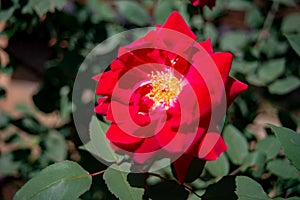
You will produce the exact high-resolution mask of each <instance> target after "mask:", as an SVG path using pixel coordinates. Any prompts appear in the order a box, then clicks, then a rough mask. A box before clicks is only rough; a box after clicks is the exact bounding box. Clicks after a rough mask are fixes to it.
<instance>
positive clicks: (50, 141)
mask: <svg viewBox="0 0 300 200" xmlns="http://www.w3.org/2000/svg"><path fill="white" fill-rule="evenodd" d="M45 147H46V150H45V153H44V156H45V157H47V158H48V159H50V160H51V161H54V162H59V161H63V160H65V159H66V157H67V153H68V150H67V145H66V140H65V138H64V136H63V135H62V134H61V133H60V132H58V131H55V130H51V131H50V132H49V133H48V135H47V136H46V138H45Z"/></svg>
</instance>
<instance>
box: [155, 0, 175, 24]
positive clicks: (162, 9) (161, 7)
mask: <svg viewBox="0 0 300 200" xmlns="http://www.w3.org/2000/svg"><path fill="white" fill-rule="evenodd" d="M172 11H173V2H172V1H165V0H159V1H158V3H157V4H156V7H155V10H154V18H155V22H156V23H158V24H163V23H164V22H165V20H166V19H167V17H168V16H169V15H170V14H171V12H172Z"/></svg>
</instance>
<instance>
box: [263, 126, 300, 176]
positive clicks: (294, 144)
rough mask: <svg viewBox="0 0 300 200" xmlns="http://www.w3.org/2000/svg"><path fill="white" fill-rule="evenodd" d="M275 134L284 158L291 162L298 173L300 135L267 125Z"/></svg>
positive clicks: (299, 164) (299, 167)
mask: <svg viewBox="0 0 300 200" xmlns="http://www.w3.org/2000/svg"><path fill="white" fill-rule="evenodd" d="M269 126H270V127H271V128H272V129H273V131H274V132H275V135H276V137H277V138H278V140H279V142H280V143H281V146H282V148H283V150H284V152H285V154H286V156H287V157H288V158H289V159H290V160H291V161H292V163H293V164H294V165H295V166H296V168H297V169H298V170H299V171H300V157H299V152H300V145H299V144H300V135H299V134H298V133H296V132H295V131H292V130H290V129H287V128H284V127H277V126H274V125H271V124H269Z"/></svg>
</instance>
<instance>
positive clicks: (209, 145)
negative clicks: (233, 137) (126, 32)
mask: <svg viewBox="0 0 300 200" xmlns="http://www.w3.org/2000/svg"><path fill="white" fill-rule="evenodd" d="M196 39H197V36H196V35H195V34H194V33H193V32H192V31H191V29H190V28H189V27H188V25H187V24H186V23H185V21H184V19H183V18H182V16H181V15H180V14H179V13H178V12H173V13H172V14H171V15H170V16H169V17H168V19H167V20H166V22H165V23H164V24H163V25H162V26H157V27H156V29H155V30H152V31H150V32H149V33H148V34H146V35H145V36H144V37H142V38H140V39H138V40H137V41H135V42H133V43H132V44H130V45H128V46H125V47H121V48H120V49H119V53H118V58H117V59H115V60H114V61H113V62H112V63H111V65H110V70H109V71H106V72H104V73H101V74H99V75H97V76H95V77H94V79H95V80H96V81H98V86H97V88H96V95H99V96H101V97H100V98H99V99H98V105H97V106H96V107H95V112H96V113H97V114H100V115H105V116H106V119H107V120H109V121H111V122H112V123H111V125H110V128H109V129H108V131H107V133H106V137H107V139H108V140H109V141H110V142H111V145H112V147H113V148H114V149H115V150H116V151H118V152H122V153H126V154H128V155H130V156H131V158H132V159H133V160H134V161H135V162H136V163H139V164H144V163H150V164H151V163H152V162H153V161H155V160H157V159H159V158H162V157H167V158H170V159H171V161H174V162H173V167H174V169H175V172H176V175H177V178H178V181H179V182H181V183H182V182H184V180H185V177H186V173H187V171H188V167H189V165H190V163H191V162H192V160H193V159H194V158H198V159H202V160H215V159H216V158H218V157H219V155H220V154H221V153H222V152H224V151H225V150H226V149H227V147H226V145H225V143H224V141H223V139H222V137H221V136H220V134H219V132H220V130H219V129H218V127H217V126H218V123H219V122H220V120H221V119H222V117H223V116H224V114H225V112H226V109H227V107H228V106H229V105H230V104H231V102H232V101H233V100H234V98H235V97H236V96H237V95H239V94H240V93H241V92H242V91H244V90H245V89H246V88H247V85H246V84H244V83H242V82H240V81H238V80H235V79H233V78H232V77H230V76H229V71H230V68H231V62H232V54H231V53H229V52H219V53H218V52H217V53H215V52H214V51H213V48H212V45H211V42H210V40H209V39H208V40H206V41H204V42H199V43H198V42H196Z"/></svg>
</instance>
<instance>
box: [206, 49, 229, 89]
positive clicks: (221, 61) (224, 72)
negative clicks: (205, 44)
mask: <svg viewBox="0 0 300 200" xmlns="http://www.w3.org/2000/svg"><path fill="white" fill-rule="evenodd" d="M211 58H212V59H213V60H214V62H215V63H216V65H217V67H218V69H219V72H220V73H221V76H222V79H223V81H224V83H226V81H227V78H228V76H229V71H230V68H231V64H232V54H231V53H229V52H218V53H214V54H211Z"/></svg>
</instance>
